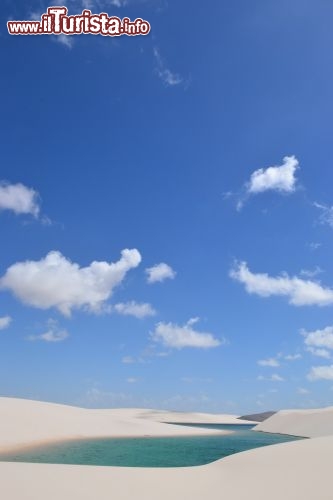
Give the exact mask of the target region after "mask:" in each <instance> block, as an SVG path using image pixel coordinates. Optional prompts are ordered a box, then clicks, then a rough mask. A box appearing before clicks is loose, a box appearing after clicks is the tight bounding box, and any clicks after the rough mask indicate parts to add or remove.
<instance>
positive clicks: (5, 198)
mask: <svg viewBox="0 0 333 500" xmlns="http://www.w3.org/2000/svg"><path fill="white" fill-rule="evenodd" d="M0 210H11V211H13V212H14V213H15V214H30V215H33V216H34V217H38V214H39V210H40V209H39V204H38V193H37V191H35V190H34V189H32V188H28V187H26V186H24V185H23V184H8V183H5V182H0Z"/></svg>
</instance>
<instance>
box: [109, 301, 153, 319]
mask: <svg viewBox="0 0 333 500" xmlns="http://www.w3.org/2000/svg"><path fill="white" fill-rule="evenodd" d="M112 309H114V310H115V311H116V312H117V313H118V314H122V315H123V316H134V317H135V318H139V319H142V318H146V317H148V316H155V314H156V311H155V309H153V307H152V306H151V305H150V304H146V303H144V304H138V303H137V302H134V301H131V302H126V303H119V304H116V305H115V306H113V308H111V310H112Z"/></svg>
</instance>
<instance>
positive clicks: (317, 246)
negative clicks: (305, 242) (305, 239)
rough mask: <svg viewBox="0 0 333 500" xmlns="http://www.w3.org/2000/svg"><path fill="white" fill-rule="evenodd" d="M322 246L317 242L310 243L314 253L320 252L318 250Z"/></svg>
mask: <svg viewBox="0 0 333 500" xmlns="http://www.w3.org/2000/svg"><path fill="white" fill-rule="evenodd" d="M321 246H322V244H321V243H316V242H312V243H309V248H310V250H312V251H314V250H318V248H320V247H321Z"/></svg>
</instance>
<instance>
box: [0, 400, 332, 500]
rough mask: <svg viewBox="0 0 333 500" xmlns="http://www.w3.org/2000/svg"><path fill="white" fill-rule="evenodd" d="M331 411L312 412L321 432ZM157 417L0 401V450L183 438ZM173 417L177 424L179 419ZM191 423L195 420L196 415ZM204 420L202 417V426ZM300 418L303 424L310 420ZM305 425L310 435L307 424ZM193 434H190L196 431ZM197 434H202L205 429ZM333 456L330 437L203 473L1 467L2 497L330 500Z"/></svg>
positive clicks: (245, 456) (228, 461)
mask: <svg viewBox="0 0 333 500" xmlns="http://www.w3.org/2000/svg"><path fill="white" fill-rule="evenodd" d="M329 411H330V410H316V413H318V414H319V415H322V419H323V425H324V426H325V425H326V424H325V422H326V421H327V413H329ZM331 411H332V410H331ZM86 412H87V413H86ZM90 412H92V413H90ZM282 413H284V412H282ZM290 413H295V412H290ZM297 413H298V420H299V426H300V428H301V429H302V430H303V428H304V424H303V423H302V421H303V416H302V412H297ZM161 414H163V417H162V420H163V418H164V417H165V416H167V418H168V421H169V416H171V417H172V414H169V412H158V411H153V410H140V409H134V410H132V409H131V410H82V409H80V408H73V407H66V406H61V405H53V404H47V403H38V402H35V401H24V400H14V399H9V398H0V423H1V425H0V448H1V447H2V448H4V447H8V446H17V445H18V444H23V443H27V442H28V443H31V442H32V441H33V440H35V441H38V440H42V439H48V440H50V439H52V440H53V439H55V438H57V439H64V438H69V437H72V438H73V437H79V436H91V437H93V436H96V435H103V436H104V435H105V432H106V431H108V432H110V433H111V434H108V435H129V436H133V435H140V434H139V433H140V432H141V433H142V432H143V433H147V434H148V433H149V435H158V434H159V432H161V434H159V435H166V434H165V432H166V431H165V429H166V427H167V428H168V432H171V433H174V434H173V435H177V434H178V433H183V431H184V428H181V429H180V427H177V426H173V425H168V424H163V423H160V422H158V421H155V419H158V418H159V416H160V415H161ZM304 415H305V414H304ZM174 416H175V418H176V417H178V416H179V415H178V414H176V415H174ZM277 416H278V417H279V415H277ZM187 417H189V415H187V416H186V418H187ZM274 417H275V416H274ZM193 418H200V416H199V415H198V414H197V415H196V416H193ZM207 418H208V417H207V415H204V419H205V421H206V419H207ZM211 418H212V419H214V418H218V419H223V418H224V417H223V416H218V417H217V416H211ZM228 418H231V419H232V418H234V417H228ZM283 418H284V417H281V415H280V418H277V419H276V418H275V423H274V422H273V424H274V425H273V424H272V422H271V423H269V421H267V424H268V425H269V426H270V427H275V428H274V429H272V430H274V431H276V428H277V427H279V425H280V426H281V425H282V424H281V420H282V419H283ZM305 418H306V419H308V416H305ZM272 419H273V417H272ZM220 421H221V420H220ZM178 422H179V420H178ZM320 423H321V420H320V418H319V417H318V416H317V417H316V418H315V419H314V420H312V425H316V426H318V425H319V426H320ZM260 425H262V424H260ZM307 425H308V431H309V430H310V423H308V424H307ZM293 426H294V427H295V430H297V429H296V427H297V425H296V420H293ZM111 428H112V430H111ZM170 429H172V430H170ZM162 430H163V431H162ZM327 430H329V429H328V428H327ZM190 431H192V432H193V429H190ZM196 431H198V432H201V431H202V429H196ZM312 431H313V432H314V429H312ZM29 433H30V435H29ZM298 434H301V432H300V431H299V432H298ZM141 435H144V434H141ZM169 435H170V434H169ZM332 458H333V435H332V436H325V437H320V438H314V439H307V440H304V441H296V442H291V443H284V444H280V445H275V446H268V447H266V448H260V449H256V450H250V451H247V452H244V453H238V454H236V455H233V456H230V457H227V458H224V459H223V460H218V461H216V462H214V463H211V464H209V465H205V466H201V467H187V468H170V469H159V468H157V469H150V468H147V469H143V468H125V467H93V466H69V465H48V464H26V463H7V462H2V463H0V498H1V499H4V500H95V499H96V500H109V499H110V498H114V499H116V500H132V499H134V500H156V499H159V500H202V499H203V498H207V499H208V500H226V499H227V500H244V499H249V500H267V499H269V500H332V498H333V495H332V487H331V480H330V472H331V464H332Z"/></svg>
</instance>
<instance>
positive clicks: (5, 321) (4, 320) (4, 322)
mask: <svg viewBox="0 0 333 500" xmlns="http://www.w3.org/2000/svg"><path fill="white" fill-rule="evenodd" d="M11 322H12V318H11V317H10V316H2V317H1V318H0V330H4V329H5V328H8V327H9V325H10V324H11Z"/></svg>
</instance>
